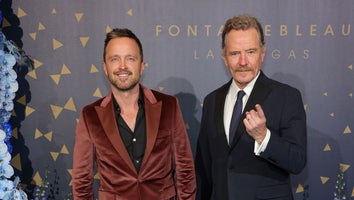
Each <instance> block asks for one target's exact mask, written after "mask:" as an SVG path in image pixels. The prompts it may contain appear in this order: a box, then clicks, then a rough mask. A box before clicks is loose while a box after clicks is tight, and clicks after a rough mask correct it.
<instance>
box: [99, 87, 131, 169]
mask: <svg viewBox="0 0 354 200" xmlns="http://www.w3.org/2000/svg"><path fill="white" fill-rule="evenodd" d="M95 109H96V112H97V115H98V118H99V120H100V122H101V125H102V128H103V130H104V132H105V134H106V136H107V137H108V140H109V141H110V142H111V144H112V145H113V147H114V149H115V150H116V151H117V152H118V153H119V154H120V156H121V157H122V159H123V160H124V161H125V163H126V164H127V165H128V166H129V167H130V168H131V169H132V171H134V172H135V173H136V169H135V167H134V165H133V162H132V161H131V159H130V156H129V154H128V152H127V150H126V148H125V145H124V143H123V140H122V138H121V137H120V134H119V130H118V127H117V123H116V118H115V115H114V111H113V101H112V94H111V93H110V94H109V95H107V96H106V97H105V99H104V100H103V101H102V103H101V105H100V106H96V107H95Z"/></svg>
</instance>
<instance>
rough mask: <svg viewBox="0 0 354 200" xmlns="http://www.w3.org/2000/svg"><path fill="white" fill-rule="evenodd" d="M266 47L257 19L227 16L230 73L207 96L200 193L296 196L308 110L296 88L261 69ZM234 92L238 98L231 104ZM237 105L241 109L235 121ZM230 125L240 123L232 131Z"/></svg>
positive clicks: (231, 197) (246, 198)
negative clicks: (295, 180) (294, 176)
mask: <svg viewBox="0 0 354 200" xmlns="http://www.w3.org/2000/svg"><path fill="white" fill-rule="evenodd" d="M265 51H266V47H265V42H264V35H263V30H262V26H261V24H260V23H259V21H258V20H257V19H256V18H254V17H253V16H250V15H240V16H236V17H233V18H231V19H229V20H227V21H226V24H225V26H224V30H223V33H222V56H223V60H224V63H225V65H226V66H227V67H228V69H229V71H230V74H231V76H232V79H231V80H230V81H229V82H228V83H226V84H225V85H223V86H222V87H220V88H218V89H216V90H215V91H213V92H211V93H210V94H208V95H207V96H206V97H205V99H204V103H203V114H202V120H201V128H200V133H199V138H198V145H197V153H196V161H195V165H196V173H197V199H201V200H208V199H212V200H253V199H272V200H276V199H278V200H290V199H293V196H292V191H291V183H290V177H289V176H290V174H297V173H300V172H301V171H302V169H303V168H304V166H305V164H306V143H307V139H306V115H305V110H304V107H303V102H302V98H301V94H300V92H299V91H298V90H297V89H295V88H293V87H290V86H288V85H285V84H282V83H280V82H277V81H275V80H271V79H269V78H267V77H266V75H265V74H264V73H263V72H262V71H261V66H262V63H263V60H264V56H265ZM239 91H243V92H240V93H243V97H242V98H240V100H237V101H238V103H237V102H236V103H235V101H236V96H237V95H236V94H238V92H239ZM234 105H239V106H240V107H241V108H242V110H243V111H242V114H241V116H240V120H238V122H236V123H234V122H233V121H234V120H233V118H234V116H236V114H233V107H234ZM233 115H234V116H233ZM231 124H236V125H235V126H236V127H237V128H233V129H232V130H230V126H231Z"/></svg>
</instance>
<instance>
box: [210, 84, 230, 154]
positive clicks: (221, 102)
mask: <svg viewBox="0 0 354 200" xmlns="http://www.w3.org/2000/svg"><path fill="white" fill-rule="evenodd" d="M231 82H232V79H231V80H230V81H229V82H228V83H226V84H225V85H223V86H222V87H221V88H220V90H219V91H218V93H217V94H216V99H215V104H216V106H215V112H214V113H215V115H216V117H215V119H216V127H217V134H218V138H221V139H222V143H223V144H224V145H225V146H227V147H229V144H228V142H227V139H226V133H225V127H224V106H225V99H226V95H227V92H228V90H229V87H230V84H231Z"/></svg>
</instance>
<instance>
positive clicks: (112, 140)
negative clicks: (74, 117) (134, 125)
mask: <svg viewBox="0 0 354 200" xmlns="http://www.w3.org/2000/svg"><path fill="white" fill-rule="evenodd" d="M143 91H144V106H145V116H146V137H147V139H146V149H145V154H144V158H143V161H142V164H141V168H140V171H139V173H137V171H136V169H135V167H134V165H133V163H132V161H131V159H130V157H129V154H128V152H127V150H126V148H125V145H124V143H123V141H122V139H121V137H120V134H119V131H118V127H117V124H116V119H115V115H114V110H113V99H112V98H113V95H112V93H110V94H108V95H107V96H106V97H104V98H101V99H100V100H98V101H96V102H94V103H92V104H90V105H87V106H85V107H84V108H83V109H82V113H81V116H80V119H79V122H78V125H77V128H76V138H75V145H74V155H73V171H72V184H73V194H74V199H75V200H79V199H85V200H88V199H93V198H94V192H93V176H94V174H93V168H94V165H96V166H97V169H98V172H99V176H100V186H99V191H98V198H99V200H135V199H136V200H145V199H146V200H158V199H195V192H196V179H195V171H194V161H193V155H192V151H191V147H190V143H189V139H188V135H187V132H186V129H185V125H184V121H183V118H182V113H181V111H180V107H179V104H178V101H177V99H176V98H175V97H173V96H169V95H166V94H162V93H160V92H157V91H153V90H150V89H147V88H144V87H143Z"/></svg>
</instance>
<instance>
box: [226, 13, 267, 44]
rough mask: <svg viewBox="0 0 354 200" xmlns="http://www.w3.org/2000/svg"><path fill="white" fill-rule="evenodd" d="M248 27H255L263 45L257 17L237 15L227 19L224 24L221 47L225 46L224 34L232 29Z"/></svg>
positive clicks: (262, 34) (262, 35)
mask: <svg viewBox="0 0 354 200" xmlns="http://www.w3.org/2000/svg"><path fill="white" fill-rule="evenodd" d="M250 28H254V29H256V31H257V32H258V34H259V36H260V43H261V45H262V46H263V45H264V44H265V41H264V33H263V28H262V25H261V23H260V22H259V21H258V19H257V18H255V17H253V16H251V15H248V14H243V15H238V16H235V17H232V18H230V19H228V20H227V21H226V23H225V25H224V29H223V31H222V41H221V48H222V49H224V48H225V37H226V35H227V34H228V33H229V32H230V31H232V30H248V29H250Z"/></svg>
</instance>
